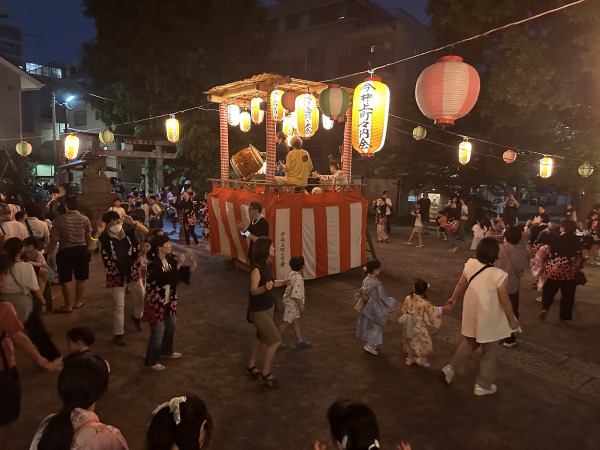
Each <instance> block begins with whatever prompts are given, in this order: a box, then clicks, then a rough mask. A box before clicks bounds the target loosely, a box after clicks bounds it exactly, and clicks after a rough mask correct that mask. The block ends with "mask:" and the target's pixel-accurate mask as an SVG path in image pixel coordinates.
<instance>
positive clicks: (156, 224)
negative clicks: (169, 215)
mask: <svg viewBox="0 0 600 450" xmlns="http://www.w3.org/2000/svg"><path fill="white" fill-rule="evenodd" d="M148 206H149V208H150V209H149V213H150V220H149V221H148V225H149V228H161V226H160V215H161V213H162V207H161V206H160V205H159V204H158V198H157V197H156V195H150V196H149V197H148Z"/></svg>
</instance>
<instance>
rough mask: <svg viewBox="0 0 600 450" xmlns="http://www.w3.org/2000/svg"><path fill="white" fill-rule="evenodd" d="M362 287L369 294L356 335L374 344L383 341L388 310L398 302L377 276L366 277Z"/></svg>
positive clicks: (359, 319)
mask: <svg viewBox="0 0 600 450" xmlns="http://www.w3.org/2000/svg"><path fill="white" fill-rule="evenodd" d="M362 287H363V288H364V289H365V292H366V293H367V295H368V296H369V301H368V302H367V304H366V305H365V307H364V308H363V310H362V312H361V313H360V316H358V323H357V326H356V337H357V338H359V339H360V340H361V341H362V342H366V343H368V344H370V345H372V346H375V345H381V343H383V327H384V326H385V324H386V323H387V318H388V312H389V310H390V308H391V307H392V306H394V305H395V304H396V300H394V299H393V298H392V297H389V296H388V295H387V293H386V292H385V289H383V285H382V284H381V281H379V280H378V279H377V277H369V276H367V277H365V279H364V280H363V282H362Z"/></svg>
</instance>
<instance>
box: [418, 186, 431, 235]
mask: <svg viewBox="0 0 600 450" xmlns="http://www.w3.org/2000/svg"><path fill="white" fill-rule="evenodd" d="M417 205H419V212H420V213H421V221H422V222H423V231H424V232H425V233H424V234H428V233H427V227H428V226H429V220H430V218H429V209H430V208H431V200H430V199H429V195H428V194H427V192H423V194H422V195H421V198H420V199H419V200H418V201H417Z"/></svg>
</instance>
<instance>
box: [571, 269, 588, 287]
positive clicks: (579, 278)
mask: <svg viewBox="0 0 600 450" xmlns="http://www.w3.org/2000/svg"><path fill="white" fill-rule="evenodd" d="M574 280H575V284H576V285H577V286H585V283H587V281H588V280H587V277H586V276H585V273H583V272H582V271H581V270H578V271H577V272H575V278H574Z"/></svg>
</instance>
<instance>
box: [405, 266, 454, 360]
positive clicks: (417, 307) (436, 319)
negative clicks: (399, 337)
mask: <svg viewBox="0 0 600 450" xmlns="http://www.w3.org/2000/svg"><path fill="white" fill-rule="evenodd" d="M428 288H429V285H428V284H427V282H425V281H423V280H421V279H419V278H417V279H416V280H415V282H414V284H413V291H412V293H411V294H410V295H408V296H407V297H406V299H405V300H404V305H403V306H402V313H403V315H402V316H401V317H400V319H399V322H400V325H402V334H403V336H404V343H403V348H404V351H405V352H406V361H405V364H406V365H407V366H412V365H413V364H414V363H417V364H418V365H419V366H421V367H429V361H427V356H428V355H429V354H431V353H432V352H433V345H432V343H431V336H429V332H428V331H427V326H426V325H429V326H431V327H434V328H439V326H440V325H441V323H442V311H443V310H448V309H450V308H449V306H447V305H444V306H433V305H432V304H431V303H429V301H427V295H426V292H427V289H428Z"/></svg>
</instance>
